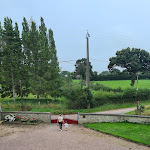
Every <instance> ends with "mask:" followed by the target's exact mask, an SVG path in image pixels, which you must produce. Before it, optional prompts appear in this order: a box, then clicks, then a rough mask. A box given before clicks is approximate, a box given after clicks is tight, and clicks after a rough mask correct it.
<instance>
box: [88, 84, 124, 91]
mask: <svg viewBox="0 0 150 150" xmlns="http://www.w3.org/2000/svg"><path fill="white" fill-rule="evenodd" d="M90 88H91V89H93V90H94V91H100V90H102V91H107V92H110V91H112V92H122V91H123V90H122V89H121V88H120V87H118V88H117V89H113V88H111V87H108V86H105V85H103V84H98V83H96V84H95V83H93V84H91V85H90Z"/></svg>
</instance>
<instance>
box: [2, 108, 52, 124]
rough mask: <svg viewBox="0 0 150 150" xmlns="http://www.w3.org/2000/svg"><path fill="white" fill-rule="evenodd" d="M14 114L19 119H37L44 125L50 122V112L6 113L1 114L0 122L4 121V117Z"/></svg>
mask: <svg viewBox="0 0 150 150" xmlns="http://www.w3.org/2000/svg"><path fill="white" fill-rule="evenodd" d="M9 114H14V115H16V116H19V117H23V116H25V117H27V118H33V117H35V118H37V119H38V120H41V121H43V122H46V123H50V122H51V113H50V112H27V111H11V112H10V111H8V112H6V111H5V112H1V120H4V119H5V118H4V117H5V116H6V115H9Z"/></svg>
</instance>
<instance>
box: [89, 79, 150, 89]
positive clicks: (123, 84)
mask: <svg viewBox="0 0 150 150" xmlns="http://www.w3.org/2000/svg"><path fill="white" fill-rule="evenodd" d="M92 82H94V83H99V84H103V85H105V86H108V87H111V88H119V87H120V88H121V89H127V88H133V87H131V86H130V83H131V81H130V80H113V81H92ZM136 85H137V81H135V85H134V88H136ZM138 88H139V89H140V88H143V89H150V80H139V81H138Z"/></svg>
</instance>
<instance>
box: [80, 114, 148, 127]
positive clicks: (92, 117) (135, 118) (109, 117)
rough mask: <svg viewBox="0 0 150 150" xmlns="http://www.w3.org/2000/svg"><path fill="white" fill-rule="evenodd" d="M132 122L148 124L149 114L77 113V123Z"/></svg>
mask: <svg viewBox="0 0 150 150" xmlns="http://www.w3.org/2000/svg"><path fill="white" fill-rule="evenodd" d="M124 121H128V122H132V123H141V124H150V117H149V116H140V115H118V114H88V113H82V114H79V121H78V122H79V124H83V123H94V122H124Z"/></svg>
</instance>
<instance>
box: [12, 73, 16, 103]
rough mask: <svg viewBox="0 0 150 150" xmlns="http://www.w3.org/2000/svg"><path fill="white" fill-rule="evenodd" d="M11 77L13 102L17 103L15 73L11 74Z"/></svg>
mask: <svg viewBox="0 0 150 150" xmlns="http://www.w3.org/2000/svg"><path fill="white" fill-rule="evenodd" d="M11 77H12V90H13V101H14V102H15V101H16V98H15V83H14V75H13V73H12V74H11Z"/></svg>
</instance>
